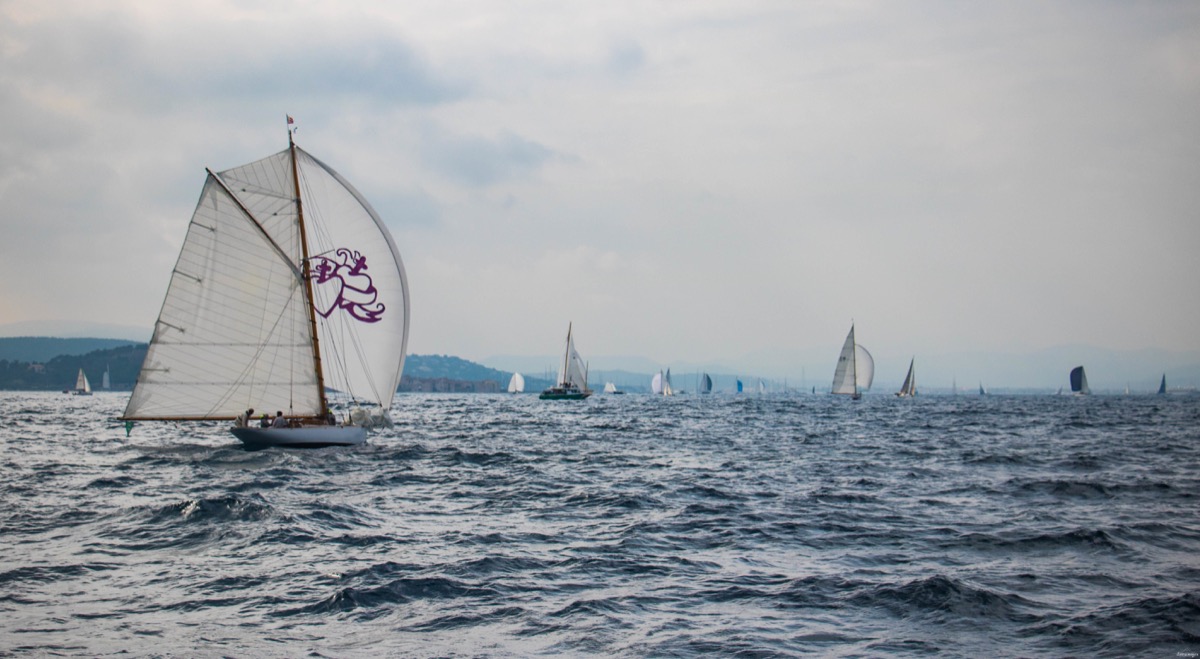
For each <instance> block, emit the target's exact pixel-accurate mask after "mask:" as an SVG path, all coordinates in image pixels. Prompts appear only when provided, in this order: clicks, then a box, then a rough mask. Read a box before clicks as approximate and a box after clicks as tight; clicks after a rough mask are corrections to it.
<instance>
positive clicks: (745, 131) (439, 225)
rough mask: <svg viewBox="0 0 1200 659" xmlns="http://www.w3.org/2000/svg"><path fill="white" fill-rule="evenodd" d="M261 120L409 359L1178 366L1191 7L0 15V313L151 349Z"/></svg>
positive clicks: (710, 5) (1198, 142)
mask: <svg viewBox="0 0 1200 659" xmlns="http://www.w3.org/2000/svg"><path fill="white" fill-rule="evenodd" d="M286 114H291V115H293V116H294V117H295V118H296V120H297V124H298V126H299V128H300V129H299V132H298V134H297V141H298V142H299V143H300V144H301V146H303V147H304V148H305V149H307V150H308V151H309V152H311V153H312V154H314V155H316V156H317V157H318V158H321V159H322V160H324V161H325V162H326V163H328V164H330V165H331V166H332V167H334V168H335V169H337V170H338V171H339V172H340V173H342V174H343V175H344V176H345V177H346V178H348V179H349V180H350V181H352V182H353V183H354V184H355V186H356V187H357V188H358V189H359V190H360V191H361V192H362V193H363V194H364V195H365V196H366V197H367V198H368V199H369V200H370V201H371V202H372V204H373V205H374V206H375V208H376V209H377V210H378V211H379V213H380V215H381V216H382V217H383V218H384V219H385V221H386V222H387V224H388V226H389V227H390V229H391V231H392V233H393V235H394V237H395V240H396V243H397V245H398V246H399V248H400V252H401V254H402V256H403V259H404V262H405V266H406V269H407V271H408V277H409V284H410V287H411V292H412V334H411V337H410V340H409V349H410V352H414V353H421V354H428V353H449V354H455V355H460V356H463V357H467V358H471V359H476V360H481V359H486V358H488V357H490V356H495V355H545V354H552V353H554V352H555V351H557V350H558V349H559V346H560V345H561V342H562V339H563V335H564V334H565V332H566V328H567V323H568V321H573V322H574V323H575V328H576V336H577V340H578V344H579V347H580V350H581V352H583V353H584V356H585V357H588V356H589V355H591V356H600V355H637V356H642V357H646V358H648V359H650V360H652V361H657V362H659V363H662V364H670V363H672V362H676V361H681V360H683V361H694V362H704V361H711V362H722V363H728V364H738V363H758V364H763V363H769V362H778V364H779V365H780V367H779V369H778V371H777V372H778V373H780V374H786V373H787V372H788V370H789V369H797V370H798V368H799V367H800V365H801V364H808V367H809V370H810V371H813V370H817V366H819V367H820V368H824V367H825V366H828V370H829V371H830V373H832V368H833V363H834V361H835V360H836V355H837V352H838V350H839V348H840V347H841V343H842V340H843V339H844V337H845V334H846V331H847V330H848V329H849V326H850V323H851V320H852V319H853V320H854V321H855V322H856V323H857V327H858V335H859V338H860V340H861V341H862V342H863V343H864V344H866V345H868V346H869V347H870V348H871V350H872V352H874V353H875V355H876V360H877V361H880V360H884V361H885V362H886V360H893V361H896V362H900V361H903V362H904V364H905V365H906V364H907V360H908V358H909V357H910V356H912V355H914V354H918V355H919V354H923V353H931V352H939V353H946V352H953V351H983V352H988V351H996V352H997V353H1001V352H1005V351H1035V350H1038V349H1042V348H1046V347H1051V346H1058V345H1063V344H1089V345H1093V346H1098V347H1103V348H1109V349H1118V350H1129V349H1141V348H1162V349H1168V350H1187V351H1194V350H1197V349H1200V332H1198V331H1197V328H1198V327H1200V303H1198V300H1200V293H1197V291H1200V256H1198V253H1200V3H1196V2H1194V1H1193V0H1187V1H1182V2H1168V1H1163V2H1150V3H1142V2H1101V1H1087V2H1042V1H1036V2H997V3H964V2H901V3H898V2H888V1H880V2H869V1H865V2H843V1H838V2H828V3H823V2H811V3H805V2H796V1H794V0H785V1H781V2H745V1H739V0H730V1H728V2H717V1H688V2H646V1H639V2H623V1H613V2H604V3H597V2H563V1H562V0H546V1H540V0H530V1H518V2H481V1H478V0H463V1H438V2H410V3H401V2H391V1H386V2H379V3H360V2H346V1H343V0H338V1H328V2H326V1H323V0H310V1H307V2H291V1H288V2H284V1H282V0H281V1H277V2H255V1H253V0H236V1H235V2H222V1H220V0H217V1H210V2H204V3H175V2H170V3H166V2H152V1H146V2H122V1H120V0H115V1H106V2H92V1H91V0H81V1H78V2H72V1H52V2H47V1H46V0H28V1H26V0H0V118H2V119H3V121H0V228H2V230H3V243H2V244H3V253H2V256H3V258H2V259H0V274H2V277H3V279H2V281H3V282H4V286H2V287H0V322H14V321H26V320H42V319H82V320H91V321H97V322H105V323H116V324H122V325H134V326H144V327H146V328H147V334H148V332H149V328H150V327H151V326H152V324H153V322H154V319H155V318H156V316H157V314H158V310H159V307H160V305H161V303H162V297H163V294H164V292H165V290H166V286H167V280H168V275H169V272H170V269H171V267H172V266H173V264H174V262H175V259H176V257H177V254H178V249H179V246H180V245H181V243H182V241H183V237H184V233H185V231H186V227H187V223H188V221H189V219H190V216H191V212H192V210H193V208H194V206H195V203H196V200H197V199H198V196H199V193H200V188H201V185H202V184H203V182H204V177H205V173H204V168H205V167H211V168H213V169H214V170H220V169H226V168H229V167H233V166H236V165H240V164H243V163H246V162H250V161H252V160H256V159H258V158H261V157H263V156H266V155H269V154H272V153H275V152H277V151H280V150H282V149H283V148H285V147H286V138H287V135H286V132H285V125H284V117H285V115H286ZM814 354H819V355H827V356H828V359H827V360H825V362H823V363H821V364H819V365H813V364H811V363H809V362H807V361H806V360H808V359H809V357H807V356H808V355H814ZM593 367H595V368H602V367H603V365H599V366H597V365H596V364H595V363H593ZM896 377H897V378H899V377H902V375H900V374H897V375H896Z"/></svg>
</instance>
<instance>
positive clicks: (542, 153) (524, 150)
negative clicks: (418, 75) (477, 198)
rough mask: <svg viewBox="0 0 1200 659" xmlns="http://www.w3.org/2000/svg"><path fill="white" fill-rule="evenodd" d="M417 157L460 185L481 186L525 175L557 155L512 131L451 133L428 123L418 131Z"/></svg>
mask: <svg viewBox="0 0 1200 659" xmlns="http://www.w3.org/2000/svg"><path fill="white" fill-rule="evenodd" d="M420 153H421V160H422V162H423V163H425V165H427V166H428V167H429V168H431V169H433V170H435V171H437V172H439V173H441V174H442V175H444V176H446V177H447V178H449V179H451V180H453V181H455V182H458V183H460V184H463V185H466V186H470V187H477V188H484V187H488V186H491V185H494V184H497V183H502V182H507V181H512V180H516V179H522V178H526V177H528V176H530V175H532V174H534V173H535V172H537V170H538V169H539V168H541V167H542V166H543V165H544V164H546V163H547V162H549V161H551V160H553V159H555V158H558V157H559V154H557V153H556V152H555V151H553V150H552V149H550V148H547V147H545V146H543V145H541V144H538V143H537V142H534V141H531V140H528V139H525V138H522V137H520V136H519V135H515V134H513V133H508V132H505V133H501V134H499V135H497V136H496V137H491V138H489V137H484V136H482V135H454V134H450V133H448V132H447V131H446V130H444V129H442V128H439V127H437V126H434V125H432V124H430V125H429V126H427V127H426V129H425V130H424V131H422V134H421V144H420Z"/></svg>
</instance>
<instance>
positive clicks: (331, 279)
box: [122, 117, 409, 448]
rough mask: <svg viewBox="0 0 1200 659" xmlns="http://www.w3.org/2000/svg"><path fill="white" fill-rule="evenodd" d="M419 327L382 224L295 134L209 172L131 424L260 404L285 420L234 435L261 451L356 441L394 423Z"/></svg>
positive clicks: (129, 410)
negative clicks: (411, 338) (412, 321)
mask: <svg viewBox="0 0 1200 659" xmlns="http://www.w3.org/2000/svg"><path fill="white" fill-rule="evenodd" d="M290 123H291V120H290V117H289V124H290ZM289 127H290V126H289ZM408 326H409V296H408V281H407V277H406V276H405V273H404V266H403V264H402V263H401V260H400V254H399V251H398V250H397V249H396V245H395V243H394V242H393V241H392V236H391V234H390V233H389V232H388V229H387V227H386V226H385V225H384V223H383V220H381V219H380V218H379V216H378V215H377V214H376V212H375V210H374V209H372V208H371V205H370V204H369V203H368V202H367V201H366V199H364V198H363V197H362V195H361V194H359V192H358V191H357V190H355V189H354V187H353V186H352V185H351V184H350V183H349V182H347V181H346V179H344V178H342V176H341V175H340V174H338V173H337V172H335V171H334V170H333V169H332V168H330V167H329V166H328V165H326V164H325V163H323V162H321V161H320V160H318V159H316V158H315V157H313V156H312V155H310V154H309V153H308V152H306V151H304V150H303V149H301V148H300V147H298V146H296V144H295V142H294V140H293V136H292V131H291V130H289V131H288V148H287V149H285V150H283V151H281V152H279V153H276V154H274V155H272V156H268V157H266V158H263V159H261V160H257V161H255V162H252V163H249V164H246V165H242V166H240V167H235V168H233V169H228V170H225V171H222V172H213V171H212V170H208V178H207V180H206V181H205V183H204V187H203V189H202V191H201V193H200V201H199V203H198V204H197V205H196V210H195V212H194V214H193V215H192V221H191V223H190V224H189V225H188V231H187V236H186V237H185V238H184V242H183V248H182V249H181V250H180V253H179V259H178V261H177V262H176V264H175V268H174V270H172V272H171V280H170V283H169V285H168V288H167V294H166V298H165V300H164V301H163V306H162V310H161V311H160V312H159V316H158V320H157V321H156V322H155V325H154V333H153V336H152V338H151V340H150V346H149V348H148V350H147V352H146V358H145V361H144V362H143V364H142V370H141V373H140V374H139V375H138V380H137V383H136V385H135V386H134V389H133V393H132V395H130V397H129V404H128V406H127V407H126V408H125V413H124V415H123V417H122V418H123V419H125V420H127V421H138V420H226V419H228V420H232V419H235V418H237V417H239V416H240V415H241V413H242V412H243V410H248V409H249V408H256V409H257V410H259V411H260V412H265V413H267V414H271V415H275V414H276V413H281V414H280V416H283V417H284V419H281V422H280V423H279V424H278V427H273V428H263V427H247V426H240V427H235V428H233V434H234V435H235V436H237V438H238V439H240V440H241V441H242V442H243V443H244V444H245V445H246V446H247V447H249V448H264V447H269V446H305V447H317V446H331V445H350V444H358V443H361V442H363V441H365V439H366V435H367V428H368V427H369V426H376V425H389V424H390V423H391V420H390V419H389V418H388V415H387V411H388V409H389V408H390V406H391V403H392V398H393V396H394V395H395V393H396V388H397V386H398V385H399V383H400V375H401V372H402V371H403V368H404V355H405V348H406V347H407V344H408ZM331 392H334V393H335V399H336V401H335V402H334V403H333V404H331V401H330V398H329V396H330V394H331ZM284 420H286V423H284V422H283V421H284Z"/></svg>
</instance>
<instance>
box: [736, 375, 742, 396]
mask: <svg viewBox="0 0 1200 659" xmlns="http://www.w3.org/2000/svg"><path fill="white" fill-rule="evenodd" d="M737 392H738V393H739V394H740V393H742V379H741V378H738V379H737Z"/></svg>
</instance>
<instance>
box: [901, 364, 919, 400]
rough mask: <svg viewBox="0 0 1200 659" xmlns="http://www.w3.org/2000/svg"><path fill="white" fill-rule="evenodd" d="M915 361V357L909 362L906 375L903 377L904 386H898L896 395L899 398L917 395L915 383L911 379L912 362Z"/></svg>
mask: <svg viewBox="0 0 1200 659" xmlns="http://www.w3.org/2000/svg"><path fill="white" fill-rule="evenodd" d="M915 361H916V358H915V357H914V358H913V359H910V360H909V362H908V375H906V376H904V384H902V385H900V391H897V392H896V395H897V396H899V397H901V398H905V397H908V396H915V395H917V383H916V380H915V379H914V378H913V362H915Z"/></svg>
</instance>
